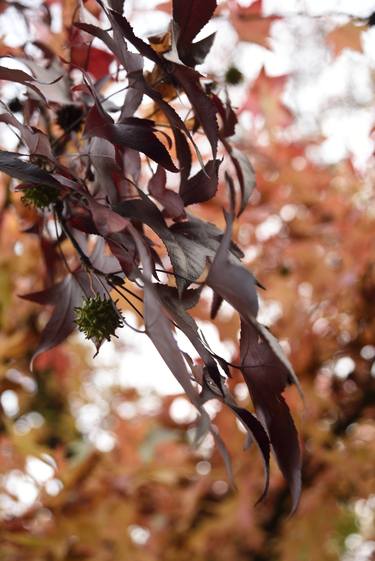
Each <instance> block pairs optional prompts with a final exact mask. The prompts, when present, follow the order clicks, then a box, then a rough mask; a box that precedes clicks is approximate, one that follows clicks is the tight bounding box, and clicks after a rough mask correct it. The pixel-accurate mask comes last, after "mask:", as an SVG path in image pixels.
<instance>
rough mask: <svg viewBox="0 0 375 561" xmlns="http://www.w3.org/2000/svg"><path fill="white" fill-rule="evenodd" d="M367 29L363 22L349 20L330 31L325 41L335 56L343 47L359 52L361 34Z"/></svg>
mask: <svg viewBox="0 0 375 561" xmlns="http://www.w3.org/2000/svg"><path fill="white" fill-rule="evenodd" d="M367 29H368V26H367V25H365V24H362V25H359V24H356V23H355V22H353V21H350V22H348V23H346V24H345V25H340V26H339V27H336V28H335V29H333V30H332V31H330V32H329V33H328V34H327V37H326V41H327V43H328V46H329V47H330V48H331V49H332V51H333V52H334V54H335V55H336V56H339V55H340V54H341V53H342V51H343V50H345V49H351V50H352V51H358V52H360V53H361V52H362V50H363V41H362V35H363V32H364V31H366V30H367Z"/></svg>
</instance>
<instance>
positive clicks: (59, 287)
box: [20, 238, 118, 368]
mask: <svg viewBox="0 0 375 561" xmlns="http://www.w3.org/2000/svg"><path fill="white" fill-rule="evenodd" d="M90 262H91V264H92V265H93V266H94V267H95V268H96V269H98V270H101V271H102V272H103V273H105V274H107V273H111V272H114V271H116V270H118V261H117V259H116V258H115V257H112V256H107V255H105V253H104V240H103V239H101V238H99V239H98V241H97V243H96V245H95V248H94V250H93V252H92V254H91V256H90ZM108 289H110V287H109V285H108V284H107V283H106V282H105V280H104V279H100V280H99V279H98V278H97V276H95V275H91V274H90V273H87V272H86V271H84V270H82V269H78V270H77V271H74V272H73V273H71V274H69V275H67V276H66V277H65V278H64V279H63V280H62V281H61V282H59V283H57V284H55V285H53V286H51V287H49V288H47V289H46V290H41V291H39V292H33V293H29V294H23V295H20V298H23V299H25V300H30V301H31V302H36V303H38V304H42V305H47V306H53V312H52V315H51V317H50V319H49V321H48V322H47V324H46V326H45V327H44V329H43V331H42V334H41V336H40V341H39V344H38V347H37V349H36V351H35V352H34V354H33V356H32V359H31V368H32V366H33V364H34V361H35V359H36V358H37V357H38V356H39V355H40V354H41V353H44V352H46V351H48V350H50V349H52V348H53V347H55V346H56V345H59V344H60V343H62V342H63V341H64V340H65V339H66V338H67V337H68V335H70V333H71V332H72V331H73V330H74V328H75V322H74V318H75V313H74V309H75V308H76V307H79V306H80V305H81V304H82V301H83V300H84V299H85V298H86V297H87V296H90V295H94V294H99V295H101V296H102V297H107V290H108Z"/></svg>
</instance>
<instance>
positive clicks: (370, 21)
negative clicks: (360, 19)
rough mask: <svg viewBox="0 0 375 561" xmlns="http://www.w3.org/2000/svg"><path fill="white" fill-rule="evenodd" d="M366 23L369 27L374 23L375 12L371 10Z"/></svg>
mask: <svg viewBox="0 0 375 561" xmlns="http://www.w3.org/2000/svg"><path fill="white" fill-rule="evenodd" d="M367 23H368V25H369V26H370V27H372V26H373V25H375V12H372V14H371V16H370V17H369V18H368V20H367Z"/></svg>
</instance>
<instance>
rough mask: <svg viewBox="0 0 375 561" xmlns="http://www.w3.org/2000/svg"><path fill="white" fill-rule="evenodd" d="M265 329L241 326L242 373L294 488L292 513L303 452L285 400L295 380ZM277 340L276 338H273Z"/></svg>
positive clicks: (283, 468) (286, 477)
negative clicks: (289, 384)
mask: <svg viewBox="0 0 375 561" xmlns="http://www.w3.org/2000/svg"><path fill="white" fill-rule="evenodd" d="M265 331H266V330H265V328H264V327H263V326H260V325H259V324H257V323H256V322H253V323H250V322H248V321H245V320H242V322H241V343H240V357H241V364H242V367H241V370H242V372H243V375H244V379H245V382H246V384H247V386H248V388H249V391H250V395H251V398H252V400H253V403H254V406H255V409H256V414H257V417H258V418H259V420H260V421H261V422H262V424H263V425H264V427H265V428H266V429H267V431H268V434H269V437H270V441H271V444H272V447H273V450H274V452H275V455H276V459H277V462H278V464H279V466H280V469H281V471H282V473H283V475H284V477H285V479H286V481H287V483H288V485H289V487H290V491H291V495H292V511H293V512H294V511H295V509H296V508H297V505H298V501H299V497H300V493H301V452H300V447H299V442H298V435H297V430H296V427H295V425H294V422H293V419H292V417H291V415H290V412H289V409H288V406H287V404H286V403H285V400H284V398H283V396H282V392H283V391H284V389H285V388H286V386H287V384H288V383H290V382H291V380H292V379H293V380H294V376H293V378H291V372H290V370H289V369H288V368H287V366H286V364H285V362H284V361H282V360H281V358H280V356H281V355H280V353H278V354H276V353H275V351H274V348H273V346H271V344H270V341H272V339H270V338H269V337H268V336H266V335H265ZM272 338H273V337H272Z"/></svg>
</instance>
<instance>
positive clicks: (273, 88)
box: [239, 68, 293, 131]
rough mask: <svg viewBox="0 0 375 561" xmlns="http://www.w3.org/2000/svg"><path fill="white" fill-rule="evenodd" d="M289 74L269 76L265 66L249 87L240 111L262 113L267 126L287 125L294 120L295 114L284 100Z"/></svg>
mask: <svg viewBox="0 0 375 561" xmlns="http://www.w3.org/2000/svg"><path fill="white" fill-rule="evenodd" d="M287 80H288V75H281V76H268V75H267V74H266V71H265V69H264V68H262V69H261V71H260V72H259V75H258V77H257V78H256V80H255V81H254V82H253V83H252V84H251V86H250V87H249V91H248V95H247V97H246V101H245V103H244V104H243V105H242V106H241V108H240V110H239V113H242V112H243V111H250V112H251V113H252V114H253V115H254V116H258V115H261V116H262V117H264V119H265V120H266V125H267V128H268V129H269V130H270V131H272V129H274V128H275V127H282V128H284V127H286V126H288V125H290V124H291V123H292V122H293V114H292V112H291V111H290V110H289V109H288V107H286V106H285V104H284V103H283V101H282V94H283V92H284V90H285V86H286V82H287Z"/></svg>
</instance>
